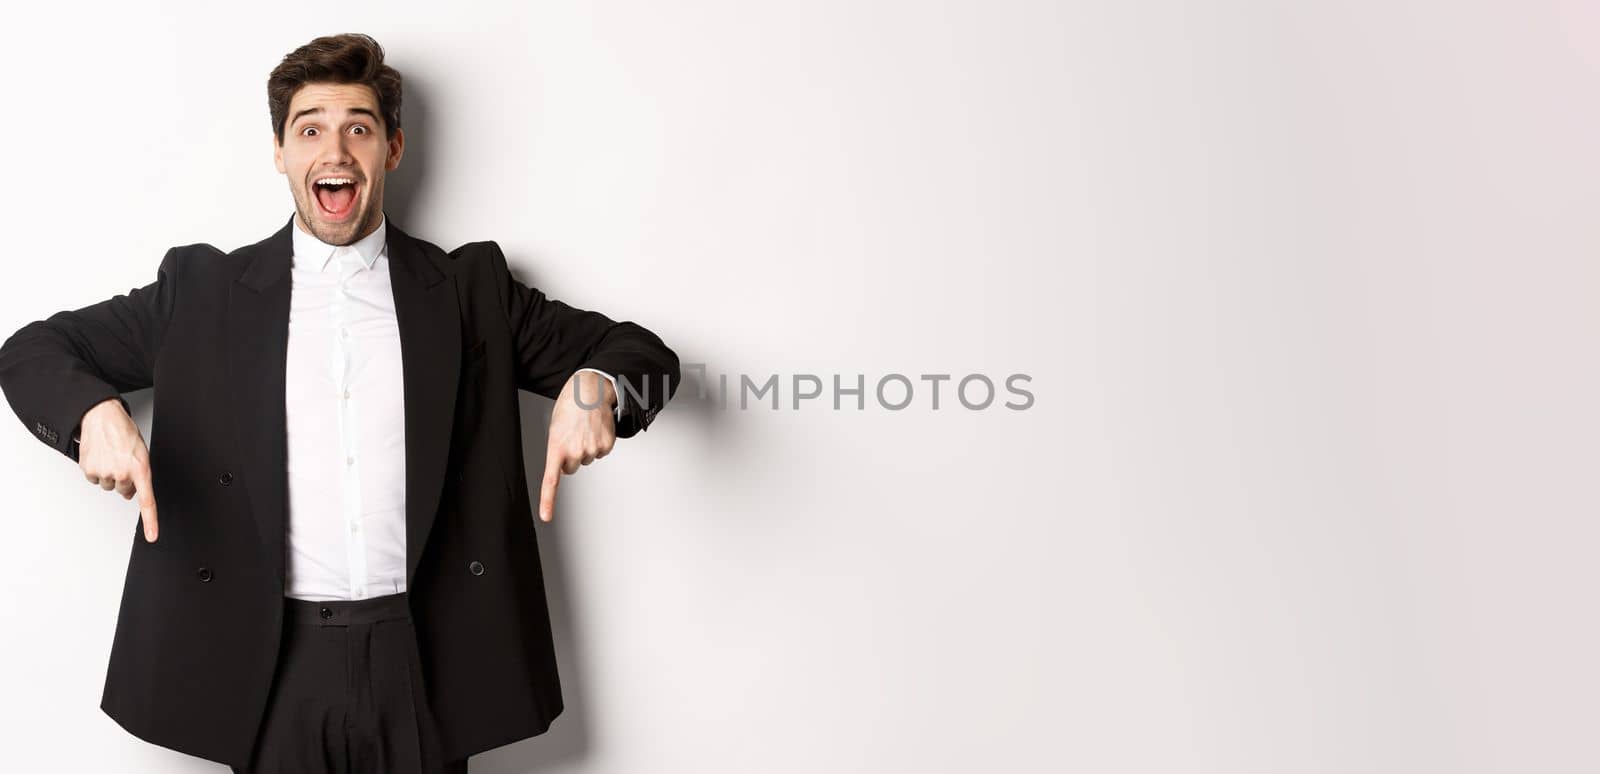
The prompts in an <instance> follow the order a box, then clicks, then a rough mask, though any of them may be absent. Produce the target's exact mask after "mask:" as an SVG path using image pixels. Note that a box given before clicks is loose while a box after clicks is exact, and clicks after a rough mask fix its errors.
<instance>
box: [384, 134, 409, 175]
mask: <svg viewBox="0 0 1600 774" xmlns="http://www.w3.org/2000/svg"><path fill="white" fill-rule="evenodd" d="M405 150H406V130H404V129H396V130H394V137H393V138H391V139H390V140H389V156H388V158H386V159H384V161H383V168H384V169H385V170H388V171H390V172H393V171H394V169H395V167H398V166H400V157H401V156H403V155H405Z"/></svg>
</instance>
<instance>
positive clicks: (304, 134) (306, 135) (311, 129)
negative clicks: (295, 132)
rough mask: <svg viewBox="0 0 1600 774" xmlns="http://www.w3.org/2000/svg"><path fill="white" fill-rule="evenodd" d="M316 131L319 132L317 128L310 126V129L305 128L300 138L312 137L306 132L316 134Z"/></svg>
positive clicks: (301, 131)
mask: <svg viewBox="0 0 1600 774" xmlns="http://www.w3.org/2000/svg"><path fill="white" fill-rule="evenodd" d="M315 131H317V128H316V127H315V126H308V127H306V128H304V129H301V130H300V136H302V137H309V136H310V135H308V134H306V132H315Z"/></svg>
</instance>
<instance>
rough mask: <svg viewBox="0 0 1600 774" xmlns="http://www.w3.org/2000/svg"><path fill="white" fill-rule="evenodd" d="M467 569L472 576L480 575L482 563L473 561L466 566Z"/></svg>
mask: <svg viewBox="0 0 1600 774" xmlns="http://www.w3.org/2000/svg"><path fill="white" fill-rule="evenodd" d="M467 569H468V570H471V571H472V574H473V575H482V574H483V562H480V561H478V560H476V559H474V560H472V564H469V565H467Z"/></svg>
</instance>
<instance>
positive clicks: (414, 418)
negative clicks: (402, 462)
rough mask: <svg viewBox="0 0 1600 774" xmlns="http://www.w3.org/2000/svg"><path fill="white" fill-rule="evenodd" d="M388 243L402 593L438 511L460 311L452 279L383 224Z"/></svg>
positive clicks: (406, 238) (458, 350)
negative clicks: (402, 502) (398, 404)
mask: <svg viewBox="0 0 1600 774" xmlns="http://www.w3.org/2000/svg"><path fill="white" fill-rule="evenodd" d="M388 222H389V223H390V224H392V223H393V221H388ZM388 243H389V278H390V284H391V286H392V287H393V288H394V311H395V317H397V318H398V319H399V323H400V352H401V359H402V371H403V372H404V373H403V377H402V381H404V383H405V417H406V588H408V589H409V588H411V582H412V579H413V578H414V577H415V576H416V572H417V561H418V560H419V559H421V558H422V549H423V547H424V546H426V545H427V544H428V532H429V530H431V529H432V528H433V517H434V514H435V513H437V512H438V510H439V490H440V488H441V487H442V486H443V484H444V474H445V465H446V463H447V461H448V460H447V458H448V456H449V452H450V433H451V431H452V429H453V427H454V424H455V413H456V412H455V408H456V383H457V381H458V379H459V376H460V374H461V311H460V307H459V306H458V304H457V301H456V281H455V278H454V277H451V276H449V275H446V274H445V273H444V272H441V271H439V269H438V267H436V266H434V265H433V262H432V261H431V260H429V259H428V256H427V255H425V254H424V253H423V251H422V248H421V247H420V246H419V245H418V244H417V242H416V240H414V239H412V238H411V237H410V236H407V235H406V233H405V232H403V231H401V230H400V229H398V228H396V227H394V226H393V225H390V226H389V234H388Z"/></svg>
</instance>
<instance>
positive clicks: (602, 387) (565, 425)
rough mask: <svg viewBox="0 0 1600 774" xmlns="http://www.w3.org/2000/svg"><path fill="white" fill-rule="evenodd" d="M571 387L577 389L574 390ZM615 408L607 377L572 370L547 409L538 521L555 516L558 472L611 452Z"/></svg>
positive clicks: (613, 391)
mask: <svg viewBox="0 0 1600 774" xmlns="http://www.w3.org/2000/svg"><path fill="white" fill-rule="evenodd" d="M574 389H576V390H578V392H577V393H576V394H574V393H573V390H574ZM580 398H581V399H582V401H583V402H582V404H581V405H580V404H579V402H578V401H579V399H580ZM597 400H598V404H597ZM584 406H591V407H592V408H584ZM616 408H617V391H616V389H615V388H613V387H612V386H611V380H610V379H607V378H605V377H604V376H601V375H600V374H597V373H595V372H593V371H579V372H578V373H576V374H573V375H572V378H571V379H568V380H567V384H566V386H564V387H562V388H561V395H560V397H558V398H556V405H555V408H554V409H553V410H552V411H551V412H550V439H549V442H548V443H547V444H546V446H545V454H544V483H543V484H542V485H541V486H540V488H539V520H540V521H550V520H551V519H552V518H554V517H555V507H556V485H557V484H559V483H560V481H561V474H562V473H566V474H569V475H570V474H572V473H576V472H578V466H579V465H587V464H589V463H591V462H594V461H595V460H597V459H600V458H601V457H604V456H606V455H607V454H610V453H611V447H612V446H613V445H614V444H616V442H617V425H616V419H615V418H614V417H613V414H615V412H616Z"/></svg>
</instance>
